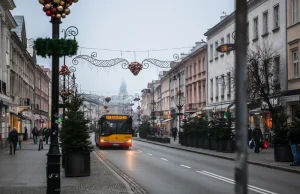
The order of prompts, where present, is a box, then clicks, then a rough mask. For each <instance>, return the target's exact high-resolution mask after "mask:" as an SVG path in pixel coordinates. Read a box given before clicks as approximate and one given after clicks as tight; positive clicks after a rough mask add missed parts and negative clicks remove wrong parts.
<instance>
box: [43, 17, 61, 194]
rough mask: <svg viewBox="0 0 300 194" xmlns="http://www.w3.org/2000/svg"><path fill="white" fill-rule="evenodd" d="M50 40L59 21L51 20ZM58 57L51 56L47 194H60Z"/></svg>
mask: <svg viewBox="0 0 300 194" xmlns="http://www.w3.org/2000/svg"><path fill="white" fill-rule="evenodd" d="M51 23H52V38H53V39H58V38H59V25H60V23H61V20H60V19H58V18H52V20H51ZM58 102H59V55H57V54H53V56H52V115H51V128H52V130H51V143H50V148H49V152H48V153H47V169H46V171H47V172H46V173H47V194H54V193H55V194H59V193H60V156H61V154H60V151H59V145H58V121H57V117H58V109H59V107H58Z"/></svg>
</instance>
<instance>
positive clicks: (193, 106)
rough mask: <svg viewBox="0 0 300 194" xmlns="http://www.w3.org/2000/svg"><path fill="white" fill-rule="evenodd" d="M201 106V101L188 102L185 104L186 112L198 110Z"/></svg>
mask: <svg viewBox="0 0 300 194" xmlns="http://www.w3.org/2000/svg"><path fill="white" fill-rule="evenodd" d="M201 108H203V103H190V104H187V105H186V106H185V111H186V112H198V111H200V110H201Z"/></svg>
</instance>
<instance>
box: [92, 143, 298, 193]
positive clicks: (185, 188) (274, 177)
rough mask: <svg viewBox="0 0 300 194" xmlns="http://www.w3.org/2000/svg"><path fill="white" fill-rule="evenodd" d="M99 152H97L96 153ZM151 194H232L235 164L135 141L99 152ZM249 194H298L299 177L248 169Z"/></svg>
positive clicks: (272, 171) (252, 167) (282, 172)
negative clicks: (127, 145)
mask: <svg viewBox="0 0 300 194" xmlns="http://www.w3.org/2000/svg"><path fill="white" fill-rule="evenodd" d="M96 151H97V150H96ZM98 152H101V153H102V154H103V155H104V156H105V157H106V158H107V159H108V160H109V161H110V162H112V163H113V164H114V165H115V166H117V167H118V168H119V169H120V170H122V171H123V172H124V173H125V174H127V175H128V176H129V177H130V178H131V179H133V180H134V181H135V182H136V183H138V184H139V185H140V186H141V187H142V188H144V189H145V190H146V191H147V192H149V193H150V194H227V193H228V194H233V193H234V184H235V183H234V180H233V179H234V162H233V161H229V160H224V159H220V158H216V157H211V156H205V155H201V154H196V153H190V152H185V151H180V150H175V149H172V148H166V147H161V146H158V145H153V144H148V143H144V142H139V141H134V142H133V147H132V148H131V149H130V150H115V149H114V150H98ZM248 188H249V193H250V194H257V193H260V194H299V193H300V175H298V174H293V173H288V172H284V171H280V170H275V169H269V168H264V167H259V166H255V165H249V186H248Z"/></svg>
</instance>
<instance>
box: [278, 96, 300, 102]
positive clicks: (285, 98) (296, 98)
mask: <svg viewBox="0 0 300 194" xmlns="http://www.w3.org/2000/svg"><path fill="white" fill-rule="evenodd" d="M282 100H283V101H285V102H295V101H299V100H300V96H299V95H293V96H283V97H282Z"/></svg>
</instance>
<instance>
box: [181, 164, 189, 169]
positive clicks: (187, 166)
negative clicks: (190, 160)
mask: <svg viewBox="0 0 300 194" xmlns="http://www.w3.org/2000/svg"><path fill="white" fill-rule="evenodd" d="M180 166H182V167H184V168H191V167H189V166H186V165H182V164H180Z"/></svg>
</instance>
